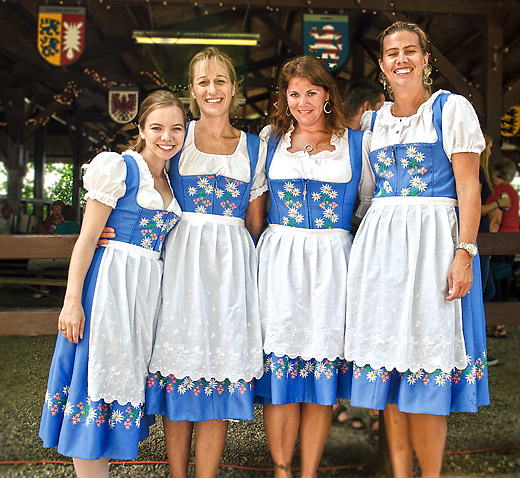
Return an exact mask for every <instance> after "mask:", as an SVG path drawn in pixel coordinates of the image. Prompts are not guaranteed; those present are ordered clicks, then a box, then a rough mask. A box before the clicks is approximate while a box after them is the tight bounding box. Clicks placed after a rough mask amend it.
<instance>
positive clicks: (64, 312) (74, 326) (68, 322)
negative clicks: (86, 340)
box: [58, 300, 85, 344]
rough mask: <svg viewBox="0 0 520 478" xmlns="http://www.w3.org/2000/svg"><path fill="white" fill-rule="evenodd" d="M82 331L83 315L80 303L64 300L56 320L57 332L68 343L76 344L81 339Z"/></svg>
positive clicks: (83, 327)
mask: <svg viewBox="0 0 520 478" xmlns="http://www.w3.org/2000/svg"><path fill="white" fill-rule="evenodd" d="M84 329H85V313H84V311H83V306H82V305H81V302H76V301H67V300H65V303H64V304H63V308H62V309H61V312H60V316H59V318H58V331H59V332H60V333H61V334H63V335H64V336H65V337H66V338H67V340H68V341H69V342H71V343H75V344H77V343H78V341H79V340H80V339H82V338H83V330H84Z"/></svg>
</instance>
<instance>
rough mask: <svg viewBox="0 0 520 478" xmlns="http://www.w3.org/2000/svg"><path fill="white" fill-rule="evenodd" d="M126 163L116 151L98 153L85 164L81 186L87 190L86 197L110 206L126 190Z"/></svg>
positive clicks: (114, 204) (112, 205)
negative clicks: (85, 168) (85, 170)
mask: <svg viewBox="0 0 520 478" xmlns="http://www.w3.org/2000/svg"><path fill="white" fill-rule="evenodd" d="M125 179H126V164H125V160H124V159H123V157H122V156H121V155H120V154H118V153H113V152H103V153H99V154H98V155H97V156H96V157H95V158H94V159H93V160H92V161H91V163H90V164H89V165H88V166H87V172H86V174H85V176H83V187H84V188H85V189H86V190H87V191H88V193H87V195H86V197H87V198H89V199H96V200H97V201H99V202H101V203H103V204H106V205H107V206H110V207H112V208H115V207H116V204H117V201H118V199H120V198H122V197H123V196H124V195H125V192H126V185H125Z"/></svg>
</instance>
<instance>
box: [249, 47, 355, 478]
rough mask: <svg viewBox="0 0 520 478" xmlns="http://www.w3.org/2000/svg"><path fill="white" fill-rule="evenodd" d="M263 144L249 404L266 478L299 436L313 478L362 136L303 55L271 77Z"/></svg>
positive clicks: (323, 434)
mask: <svg viewBox="0 0 520 478" xmlns="http://www.w3.org/2000/svg"><path fill="white" fill-rule="evenodd" d="M278 91H279V97H278V109H277V111H276V112H275V113H274V115H273V117H272V125H270V126H267V127H266V128H265V129H264V130H263V131H262V133H261V134H260V137H261V138H263V139H265V140H266V141H267V142H268V153H267V160H266V170H267V178H268V183H269V194H270V208H269V215H268V218H267V220H268V223H269V227H268V228H267V229H266V231H265V232H264V233H263V234H262V236H261V238H260V241H259V244H258V255H259V275H258V283H259V294H260V313H261V319H262V332H263V338H264V360H265V362H264V368H265V372H264V376H263V377H262V378H261V379H260V380H258V381H257V382H256V384H255V400H256V402H258V403H262V404H263V405H264V425H265V430H266V433H267V440H268V442H269V447H270V450H271V456H272V458H273V461H274V465H275V477H277V478H281V477H290V476H292V474H291V466H292V457H293V452H294V447H295V443H296V438H297V436H298V434H299V436H300V447H301V469H302V472H301V476H302V477H305V478H308V477H314V476H316V472H317V469H318V465H319V462H320V458H321V455H322V452H323V447H324V445H325V441H326V438H327V434H328V431H329V427H330V423H331V418H332V406H333V405H334V404H335V403H336V398H337V397H338V396H339V394H340V393H341V392H340V390H343V392H344V393H342V396H345V395H348V389H349V386H348V383H349V369H348V364H347V363H346V362H345V361H344V360H343V340H344V329H345V312H346V301H347V266H348V260H349V255H350V247H351V243H352V236H351V234H350V227H351V224H350V220H351V217H352V210H353V207H354V201H355V199H356V196H357V190H358V184H359V179H360V176H361V164H362V162H361V149H362V146H361V143H362V137H363V133H361V132H360V131H353V130H348V129H347V128H346V121H345V117H344V116H343V113H342V102H341V97H340V94H339V91H338V89H337V87H336V84H335V82H334V79H333V78H332V76H331V75H330V74H329V72H328V71H327V70H326V68H325V67H324V65H323V63H322V62H321V61H320V60H318V59H316V58H314V57H311V56H301V57H297V58H293V59H291V60H289V61H288V62H287V63H286V64H285V65H284V66H283V67H282V68H281V70H280V75H279V78H278Z"/></svg>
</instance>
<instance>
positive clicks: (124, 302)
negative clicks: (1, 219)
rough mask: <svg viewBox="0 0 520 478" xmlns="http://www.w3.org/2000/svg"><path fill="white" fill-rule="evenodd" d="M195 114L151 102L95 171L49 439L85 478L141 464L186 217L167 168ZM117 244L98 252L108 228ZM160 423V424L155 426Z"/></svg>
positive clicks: (48, 413) (49, 410) (154, 98)
mask: <svg viewBox="0 0 520 478" xmlns="http://www.w3.org/2000/svg"><path fill="white" fill-rule="evenodd" d="M185 125H186V115H185V112H184V109H183V106H182V103H181V102H180V101H179V99H178V98H177V97H176V96H175V95H174V94H173V93H171V92H169V91H156V92H154V93H152V94H151V95H149V96H148V97H147V98H146V99H145V100H144V101H143V103H142V105H141V110H140V113H139V137H138V139H137V140H136V141H135V142H134V143H133V144H132V145H131V149H130V150H128V151H126V152H125V153H123V154H122V155H120V154H117V153H111V152H105V153H100V154H98V155H97V156H96V157H95V158H94V159H93V160H92V162H91V163H90V164H89V166H88V170H87V173H86V175H85V177H84V185H85V188H86V189H87V190H88V195H87V205H86V209H85V215H84V219H83V224H82V228H81V233H80V235H79V238H78V240H77V242H76V245H75V247H74V251H73V253H72V258H71V262H70V268H69V278H68V284H67V291H66V293H65V301H64V305H63V309H62V311H61V313H60V316H59V319H58V330H59V336H58V340H57V343H56V349H55V352H54V357H53V360H52V365H51V370H50V373H49V381H48V385H47V393H46V399H45V406H44V410H43V415H42V420H41V425H40V437H41V438H42V439H43V445H44V446H45V447H54V446H57V447H58V452H60V453H61V454H63V455H68V456H72V457H73V461H74V467H75V470H76V474H77V476H78V477H80V478H81V477H92V476H96V477H107V476H108V460H109V459H110V458H117V459H125V460H128V459H134V458H136V457H137V449H138V443H139V441H140V440H142V439H143V438H146V437H147V436H148V428H149V425H150V419H149V418H148V417H147V416H146V415H144V399H145V389H146V381H147V376H148V364H149V361H150V356H151V353H152V345H153V340H154V336H155V326H156V314H157V311H158V307H159V303H160V291H161V288H160V285H161V277H162V273H163V263H162V260H161V259H160V252H161V247H162V245H163V242H164V239H165V237H166V235H167V234H168V232H169V231H170V229H172V228H173V227H174V226H175V225H176V223H177V222H178V220H179V217H180V214H181V209H180V207H179V205H178V203H177V201H176V199H175V197H174V196H173V193H172V189H171V187H170V184H169V182H168V179H167V176H166V172H165V166H166V164H167V161H168V160H169V158H170V157H171V155H172V154H175V153H176V152H177V151H179V149H180V148H181V146H182V142H183V138H184V134H185ZM105 225H108V226H110V227H113V228H117V231H118V237H117V239H114V240H111V241H109V243H108V245H106V247H99V248H97V249H96V243H97V241H98V237H99V235H100V234H101V231H102V230H103V227H104V226H105ZM152 423H153V422H152Z"/></svg>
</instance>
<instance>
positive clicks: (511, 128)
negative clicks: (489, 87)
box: [500, 106, 520, 138]
mask: <svg viewBox="0 0 520 478" xmlns="http://www.w3.org/2000/svg"><path fill="white" fill-rule="evenodd" d="M500 128H501V132H502V136H504V137H505V138H512V137H513V136H515V135H516V134H518V131H520V106H513V107H512V108H510V109H509V111H508V112H507V113H506V114H505V115H504V116H502V119H501V121H500Z"/></svg>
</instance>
